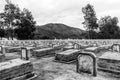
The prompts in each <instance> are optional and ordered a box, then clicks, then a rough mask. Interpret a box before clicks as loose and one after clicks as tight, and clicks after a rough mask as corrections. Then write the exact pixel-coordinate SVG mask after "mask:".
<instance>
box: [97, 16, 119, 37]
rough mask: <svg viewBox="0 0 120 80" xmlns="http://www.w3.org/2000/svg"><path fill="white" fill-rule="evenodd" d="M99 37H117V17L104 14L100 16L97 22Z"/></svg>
mask: <svg viewBox="0 0 120 80" xmlns="http://www.w3.org/2000/svg"><path fill="white" fill-rule="evenodd" d="M98 24H99V30H100V32H99V38H102V39H119V38H120V37H119V36H120V28H119V26H118V25H117V24H118V18H117V17H113V18H112V17H111V16H105V17H102V18H101V19H100V20H99V22H98Z"/></svg>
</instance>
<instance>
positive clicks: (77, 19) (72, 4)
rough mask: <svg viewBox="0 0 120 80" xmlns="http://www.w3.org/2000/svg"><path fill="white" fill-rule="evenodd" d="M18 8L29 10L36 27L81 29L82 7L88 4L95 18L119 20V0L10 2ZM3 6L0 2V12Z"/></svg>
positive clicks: (3, 2) (21, 0) (18, 0)
mask: <svg viewBox="0 0 120 80" xmlns="http://www.w3.org/2000/svg"><path fill="white" fill-rule="evenodd" d="M11 1H12V2H13V3H15V4H18V5H19V6H20V8H21V9H22V8H27V9H29V10H30V11H31V12H32V14H33V16H34V18H35V20H36V21H37V24H38V25H43V24H47V23H52V22H53V23H55V22H57V23H64V24H67V25H70V26H73V27H79V28H82V29H83V25H82V24H81V23H82V22H83V21H84V19H83V14H82V11H81V9H82V7H84V6H86V4H88V3H90V4H92V5H93V6H94V8H95V11H96V14H97V17H98V18H100V17H102V16H106V15H110V16H113V17H114V16H116V17H118V18H120V15H119V14H120V11H119V10H120V5H119V4H120V0H11ZM4 4H5V1H4V0H0V11H1V9H3V6H4Z"/></svg>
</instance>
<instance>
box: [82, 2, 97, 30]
mask: <svg viewBox="0 0 120 80" xmlns="http://www.w3.org/2000/svg"><path fill="white" fill-rule="evenodd" d="M82 12H83V14H84V19H85V21H84V22H83V24H84V25H85V27H86V29H87V30H94V29H97V27H98V24H97V18H96V13H95V11H94V8H93V6H92V5H90V4H87V5H86V6H85V7H83V8H82Z"/></svg>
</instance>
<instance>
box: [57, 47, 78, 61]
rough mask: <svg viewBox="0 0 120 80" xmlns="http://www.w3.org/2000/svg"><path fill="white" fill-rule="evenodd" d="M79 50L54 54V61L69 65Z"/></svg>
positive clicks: (74, 59)
mask: <svg viewBox="0 0 120 80" xmlns="http://www.w3.org/2000/svg"><path fill="white" fill-rule="evenodd" d="M79 52H80V50H77V49H69V50H66V51H63V52H60V53H57V54H55V61H58V62H65V63H70V62H72V61H76V60H77V57H78V55H79Z"/></svg>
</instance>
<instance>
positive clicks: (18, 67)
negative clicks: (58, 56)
mask: <svg viewBox="0 0 120 80" xmlns="http://www.w3.org/2000/svg"><path fill="white" fill-rule="evenodd" d="M64 44H65V43H54V44H53V43H51V42H47V43H41V44H36V45H35V44H26V45H25V44H24V45H18V46H17V44H16V45H14V46H8V45H1V47H0V80H34V78H36V77H37V75H36V74H35V73H34V67H33V64H32V62H31V61H30V58H31V57H36V58H39V57H43V56H47V55H54V54H55V53H56V52H58V51H61V48H62V47H64V46H65V45H64ZM9 56H10V57H9ZM11 56H16V57H12V58H11Z"/></svg>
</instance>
